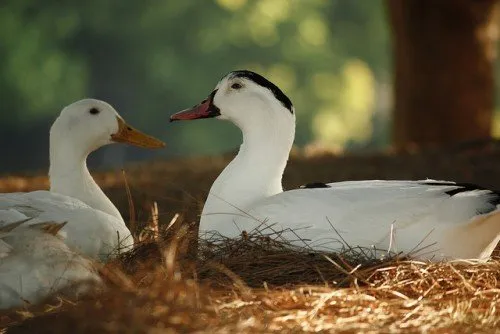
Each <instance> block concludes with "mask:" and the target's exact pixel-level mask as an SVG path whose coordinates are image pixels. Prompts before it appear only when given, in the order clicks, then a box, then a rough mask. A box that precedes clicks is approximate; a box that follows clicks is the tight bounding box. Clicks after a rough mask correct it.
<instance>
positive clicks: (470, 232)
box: [201, 180, 500, 260]
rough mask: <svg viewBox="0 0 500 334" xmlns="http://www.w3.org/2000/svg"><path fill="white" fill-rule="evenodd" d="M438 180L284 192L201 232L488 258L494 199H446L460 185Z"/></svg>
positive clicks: (499, 231) (320, 246)
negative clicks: (242, 234) (245, 233)
mask: <svg viewBox="0 0 500 334" xmlns="http://www.w3.org/2000/svg"><path fill="white" fill-rule="evenodd" d="M437 183H438V182H436V181H433V180H425V181H357V182H356V181H355V182H338V183H330V184H328V186H329V188H316V189H296V190H290V191H286V192H283V193H280V194H277V195H274V196H270V197H266V198H262V199H261V200H260V201H257V202H256V203H253V205H250V206H249V207H248V208H246V209H243V210H242V211H241V212H240V214H238V215H233V216H232V217H231V218H232V222H228V221H227V220H226V217H220V216H219V215H217V214H216V215H212V217H211V219H210V221H209V224H210V225H209V226H207V225H206V224H205V225H204V226H203V227H202V228H201V229H202V230H207V229H208V230H216V231H218V232H219V233H221V234H223V235H225V236H228V237H235V236H237V235H240V234H241V232H242V231H247V232H252V231H259V233H262V234H264V235H269V236H270V237H272V238H278V239H279V238H284V240H288V241H291V242H292V243H293V244H295V245H298V246H304V247H309V248H311V249H315V250H322V251H338V250H341V249H347V248H348V247H349V246H350V247H356V246H361V247H366V248H372V249H376V250H379V252H378V254H379V255H384V252H386V251H391V252H393V253H399V252H402V253H404V254H410V255H411V256H413V257H415V258H419V259H432V260H444V259H450V258H466V259H469V258H480V259H486V258H488V257H489V255H490V254H491V252H492V251H493V249H494V248H495V246H496V244H497V243H498V241H499V239H500V214H499V211H498V204H497V203H499V201H500V196H499V195H498V194H494V193H492V192H490V191H488V190H471V191H463V192H458V193H457V194H456V195H453V196H450V195H449V194H447V193H446V192H447V191H451V190H459V189H462V188H461V187H459V186H456V185H453V183H449V184H445V183H443V185H442V186H440V185H436V184H437ZM479 213H484V214H479ZM218 218H219V219H218Z"/></svg>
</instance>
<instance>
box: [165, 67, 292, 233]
mask: <svg viewBox="0 0 500 334" xmlns="http://www.w3.org/2000/svg"><path fill="white" fill-rule="evenodd" d="M210 117H215V118H217V119H224V120H229V121H231V122H232V123H234V124H235V125H237V126H238V127H239V128H240V129H241V132H242V134H243V143H242V144H241V146H240V150H239V152H238V155H237V156H236V157H235V158H234V159H233V161H232V162H231V163H230V164H229V165H228V166H227V167H226V168H225V169H224V171H223V172H222V173H221V174H220V175H219V177H218V178H217V180H216V181H215V182H214V184H213V185H212V188H211V189H210V193H209V196H208V198H207V201H206V202H205V206H204V207H203V213H202V216H201V220H200V229H201V230H203V229H207V227H208V228H209V229H213V228H214V227H215V225H214V224H218V223H221V224H226V223H227V224H230V223H231V220H232V219H233V216H231V215H225V216H224V215H222V216H221V215H220V213H224V214H227V213H235V214H238V213H241V212H240V210H244V209H245V208H247V207H249V205H250V204H251V203H254V202H256V201H258V200H260V199H262V198H265V197H267V196H272V195H274V194H277V193H279V192H281V191H282V190H283V188H282V185H281V178H282V175H283V171H284V169H285V167H286V163H287V160H288V156H289V153H290V150H291V148H292V144H293V140H294V137H295V109H294V108H293V105H292V102H291V101H290V99H289V98H288V97H287V96H286V95H285V94H284V93H283V91H281V89H279V88H278V87H277V86H276V85H275V84H273V83H272V82H270V81H269V80H267V79H266V78H264V77H263V76H261V75H259V74H257V73H255V72H251V71H247V70H241V71H233V72H231V73H229V74H227V75H226V76H224V78H222V80H220V82H219V83H218V84H217V86H216V87H215V89H214V90H213V92H212V93H211V94H210V95H209V96H208V98H206V99H205V100H203V101H202V102H201V103H200V104H198V105H196V106H194V107H192V108H190V109H186V110H183V111H180V112H178V113H176V114H174V115H172V116H171V117H170V120H171V121H177V120H194V119H202V118H210ZM215 213H218V214H215Z"/></svg>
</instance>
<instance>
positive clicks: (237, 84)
mask: <svg viewBox="0 0 500 334" xmlns="http://www.w3.org/2000/svg"><path fill="white" fill-rule="evenodd" d="M242 87H243V85H242V84H240V83H239V82H235V83H234V84H232V85H231V88H232V89H240V88H242Z"/></svg>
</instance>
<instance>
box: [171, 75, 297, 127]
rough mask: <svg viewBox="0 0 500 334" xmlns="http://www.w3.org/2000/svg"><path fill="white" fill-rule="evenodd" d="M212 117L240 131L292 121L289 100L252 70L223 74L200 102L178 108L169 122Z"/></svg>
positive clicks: (290, 122)
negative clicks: (236, 127) (212, 89)
mask: <svg viewBox="0 0 500 334" xmlns="http://www.w3.org/2000/svg"><path fill="white" fill-rule="evenodd" d="M211 117H215V118H218V119H225V120H229V121H231V122H233V123H235V124H236V125H237V126H238V127H240V128H241V129H242V130H243V131H245V130H250V128H251V127H253V128H255V127H260V126H262V125H263V124H271V125H273V126H283V124H281V125H280V124H276V123H277V122H280V123H281V122H285V123H286V124H287V125H286V126H288V124H293V125H292V126H293V127H294V124H295V109H294V107H293V105H292V102H291V101H290V99H289V98H288V97H287V96H286V95H285V94H284V93H283V92H282V91H281V89H280V88H278V87H277V86H276V85H275V84H273V83H272V82H270V81H269V80H267V79H266V78H264V77H263V76H261V75H260V74H257V73H255V72H252V71H248V70H239V71H233V72H230V73H229V74H227V75H226V76H224V77H223V78H222V79H221V80H220V81H219V83H218V84H217V86H216V87H215V89H214V91H213V92H212V93H211V94H210V95H209V96H208V97H207V98H206V99H205V100H203V101H202V102H201V103H200V104H198V105H196V106H194V107H193V108H190V109H186V110H183V111H180V112H178V113H176V114H174V115H172V116H171V117H170V120H171V121H177V120H194V119H201V118H211Z"/></svg>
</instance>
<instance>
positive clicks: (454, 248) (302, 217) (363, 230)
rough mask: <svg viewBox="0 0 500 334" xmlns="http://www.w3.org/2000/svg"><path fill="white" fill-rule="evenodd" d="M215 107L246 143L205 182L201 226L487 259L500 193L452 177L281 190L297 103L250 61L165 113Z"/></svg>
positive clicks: (185, 114)
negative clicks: (199, 97) (191, 102)
mask: <svg viewBox="0 0 500 334" xmlns="http://www.w3.org/2000/svg"><path fill="white" fill-rule="evenodd" d="M206 117H218V118H221V119H228V120H230V121H232V122H233V123H235V124H236V125H237V126H238V127H239V128H240V129H241V130H242V133H243V144H242V146H241V149H240V151H239V153H238V155H237V156H236V157H235V159H234V160H233V161H232V162H231V163H230V164H229V165H228V166H227V167H226V169H224V171H223V172H222V173H221V175H220V176H219V177H218V178H217V180H216V181H215V183H214V184H213V186H212V188H211V189H210V192H209V195H208V198H207V201H206V202H205V206H204V208H203V212H202V216H201V219H200V233H201V234H202V235H203V234H204V233H205V232H206V231H214V230H215V231H217V232H218V233H220V234H222V235H224V236H228V237H234V236H237V235H239V234H240V233H241V232H242V231H246V232H251V231H253V230H259V231H260V232H261V233H263V234H270V235H273V236H274V237H277V236H278V235H279V236H281V237H283V238H285V239H286V240H288V241H291V242H292V243H294V244H296V245H299V246H306V247H310V248H312V249H315V250H323V251H325V250H327V251H339V250H341V249H345V248H346V247H357V246H360V247H369V248H376V249H378V250H380V253H379V254H384V252H387V251H392V252H396V253H399V252H402V253H404V254H410V255H412V256H413V257H415V258H419V259H432V260H443V259H457V258H480V259H486V258H488V257H489V256H490V255H491V252H492V251H493V249H494V247H495V246H496V244H497V243H498V241H499V239H500V215H499V211H498V208H497V204H498V203H500V199H499V198H500V195H499V194H497V193H494V192H492V191H489V190H482V189H478V188H475V187H473V186H470V185H467V186H461V185H455V184H454V183H452V182H438V181H433V180H426V181H353V182H339V183H330V184H328V185H323V184H321V186H322V187H316V188H306V189H296V190H291V191H286V192H283V190H282V186H281V179H282V175H283V171H284V168H285V166H286V163H287V159H288V155H289V152H290V150H291V147H292V142H293V139H294V135H295V111H294V109H293V107H292V105H291V102H290V101H289V99H288V98H286V96H284V94H283V93H282V92H281V91H280V90H279V89H278V88H277V87H276V86H274V85H273V84H272V83H270V82H268V81H267V80H266V79H264V78H262V77H260V76H258V75H257V74H255V73H253V72H249V71H236V72H232V73H230V74H229V75H227V76H226V77H225V78H223V79H222V80H221V82H220V83H219V84H218V85H217V87H216V90H215V91H214V92H213V93H212V94H211V95H210V97H209V98H208V99H207V100H205V101H204V102H202V103H201V104H200V105H198V106H196V107H194V108H192V109H189V110H186V111H182V112H180V113H177V114H175V115H173V116H172V118H171V119H172V120H183V119H196V118H206Z"/></svg>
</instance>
